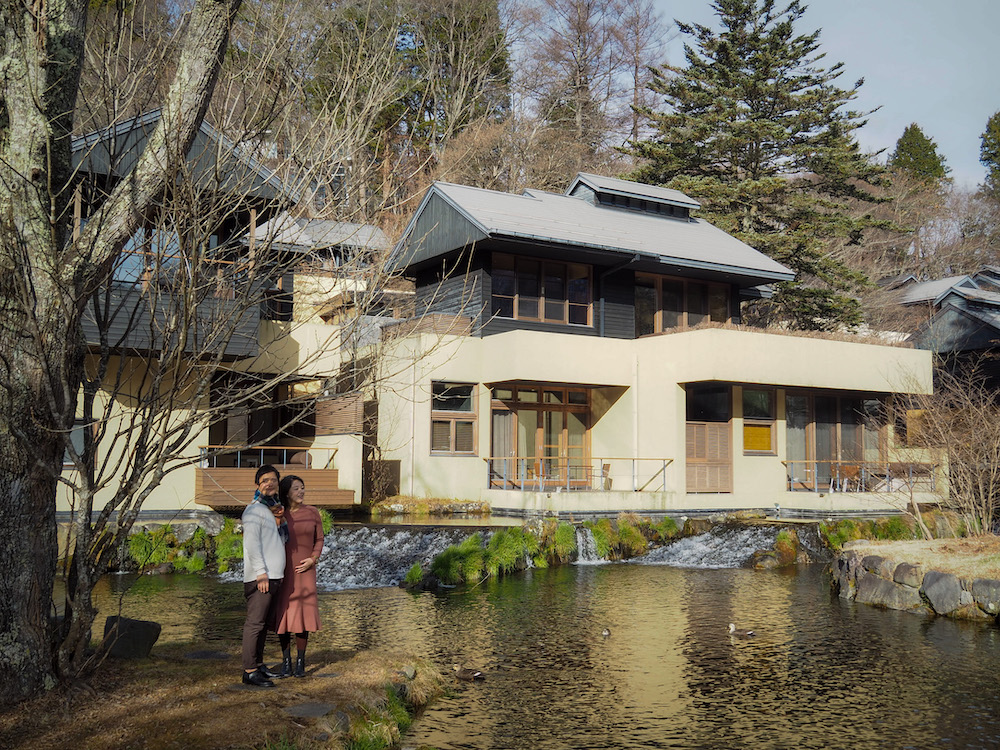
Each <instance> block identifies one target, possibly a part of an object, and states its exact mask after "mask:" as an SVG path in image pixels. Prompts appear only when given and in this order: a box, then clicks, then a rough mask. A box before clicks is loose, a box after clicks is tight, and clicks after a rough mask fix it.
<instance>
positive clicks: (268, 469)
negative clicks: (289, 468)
mask: <svg viewBox="0 0 1000 750" xmlns="http://www.w3.org/2000/svg"><path fill="white" fill-rule="evenodd" d="M265 474H274V475H275V476H276V477H277V478H278V480H279V481H280V480H281V473H280V472H279V471H278V470H277V469H275V468H274V467H273V466H271V464H264V465H263V466H261V467H260V468H259V469H257V473H256V474H255V475H254V478H253V483H254V484H260V478H261V477H262V476H264V475H265Z"/></svg>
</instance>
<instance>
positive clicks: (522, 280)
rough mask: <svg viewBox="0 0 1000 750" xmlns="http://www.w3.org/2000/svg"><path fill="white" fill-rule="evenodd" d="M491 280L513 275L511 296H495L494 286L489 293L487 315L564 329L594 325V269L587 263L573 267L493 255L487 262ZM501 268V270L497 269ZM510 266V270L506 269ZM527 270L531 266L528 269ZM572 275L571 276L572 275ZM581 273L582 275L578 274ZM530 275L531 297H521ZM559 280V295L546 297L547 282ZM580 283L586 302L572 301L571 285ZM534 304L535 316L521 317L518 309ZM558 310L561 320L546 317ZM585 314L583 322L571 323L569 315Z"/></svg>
mask: <svg viewBox="0 0 1000 750" xmlns="http://www.w3.org/2000/svg"><path fill="white" fill-rule="evenodd" d="M491 263H492V265H491V269H492V270H491V276H492V278H493V279H494V280H495V279H496V278H497V276H498V273H499V272H500V271H505V272H508V273H512V274H513V279H512V281H511V286H512V292H511V294H498V293H497V291H496V284H494V285H493V288H492V289H491V292H490V312H491V315H492V316H493V317H496V318H503V319H505V320H519V321H525V322H532V323H549V324H555V325H565V326H585V327H588V328H590V327H593V325H594V267H593V266H591V265H589V264H587V263H573V262H570V261H560V260H549V259H544V258H533V257H528V256H523V255H513V254H510V253H493V255H492V261H491ZM501 265H503V266H504V267H503V268H499V266H501ZM507 265H511V266H512V268H507V267H506V266H507ZM531 266H534V268H533V269H532V268H531ZM574 272H575V273H574ZM581 272H583V273H582V274H581ZM532 273H533V278H534V283H533V284H532V287H533V288H532V291H533V292H536V293H533V294H530V295H528V294H524V293H523V292H522V287H523V286H525V284H526V283H527V281H526V280H527V279H528V278H529V275H531V274H532ZM559 279H561V280H562V284H561V287H562V294H561V296H560V297H558V298H556V299H553V298H551V297H546V291H547V289H546V288H547V286H549V285H550V281H554V282H557V281H558V280H559ZM581 280H584V281H585V283H586V295H585V297H586V301H585V302H578V301H574V291H573V282H579V281H581ZM500 300H503V301H504V302H506V305H507V306H508V307H509V309H510V312H511V314H510V315H508V314H506V313H505V311H504V310H503V307H504V305H503V304H500V303H499V301H500ZM522 303H523V304H524V305H531V304H534V305H535V306H536V312H535V314H534V315H529V314H522V313H521V306H522ZM556 305H558V306H559V307H560V308H561V317H550V316H549V312H550V311H551V310H552V307H553V306H556ZM581 310H582V311H583V312H584V313H585V317H586V322H582V323H581V322H574V321H573V320H572V318H573V313H574V312H576V313H579V312H580V311H581Z"/></svg>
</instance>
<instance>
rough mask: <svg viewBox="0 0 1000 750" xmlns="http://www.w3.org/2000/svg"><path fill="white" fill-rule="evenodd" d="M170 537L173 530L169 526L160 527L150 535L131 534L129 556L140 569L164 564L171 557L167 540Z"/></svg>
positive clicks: (143, 532)
mask: <svg viewBox="0 0 1000 750" xmlns="http://www.w3.org/2000/svg"><path fill="white" fill-rule="evenodd" d="M170 536H173V529H172V528H170V525H169V524H166V525H164V526H160V527H159V528H158V529H156V530H155V531H153V532H152V533H150V532H148V531H145V530H143V531H140V532H139V533H138V534H132V535H131V536H130V537H129V538H128V553H129V556H130V557H131V558H132V559H133V560H135V562H136V564H137V565H138V566H139V567H140V568H141V567H145V566H146V565H160V564H162V563H165V562H167V561H168V560H169V559H170V557H171V555H170V552H171V550H170V544H169V539H168V537H170ZM175 541H176V540H175Z"/></svg>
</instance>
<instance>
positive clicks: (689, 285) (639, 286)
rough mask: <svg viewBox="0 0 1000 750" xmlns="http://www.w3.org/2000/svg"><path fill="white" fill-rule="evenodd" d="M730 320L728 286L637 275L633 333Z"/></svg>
mask: <svg viewBox="0 0 1000 750" xmlns="http://www.w3.org/2000/svg"><path fill="white" fill-rule="evenodd" d="M729 319H730V311H729V287H728V286H727V285H725V284H710V283H708V282H705V281H692V280H689V279H675V278H670V277H667V276H653V275H651V274H636V277H635V335H636V336H645V335H647V334H650V333H659V332H660V331H666V330H669V329H671V328H685V327H687V328H690V327H691V326H696V325H698V324H699V323H704V322H706V321H709V320H710V321H713V322H715V323H727V322H728V321H729Z"/></svg>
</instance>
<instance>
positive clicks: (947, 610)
mask: <svg viewBox="0 0 1000 750" xmlns="http://www.w3.org/2000/svg"><path fill="white" fill-rule="evenodd" d="M831 567H832V571H833V586H834V589H835V590H836V591H837V593H838V594H839V595H840V598H842V599H853V600H854V601H856V602H860V603H862V604H871V605H874V606H876V607H884V608H886V609H900V610H906V611H912V612H923V613H931V612H933V613H935V614H938V615H944V616H946V617H954V618H956V619H963V620H981V621H990V620H992V621H997V620H998V618H997V615H998V614H1000V581H997V580H993V579H989V578H976V579H974V580H966V579H961V578H959V577H957V576H954V575H952V574H950V573H942V572H940V571H937V570H924V568H923V567H922V566H920V565H911V564H910V563H897V562H894V561H893V560H890V559H888V558H885V557H881V556H879V555H862V554H861V553H859V552H856V551H854V550H844V551H842V552H840V553H839V554H838V556H837V557H836V558H835V559H834V561H833V563H832V565H831ZM998 624H1000V621H998Z"/></svg>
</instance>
